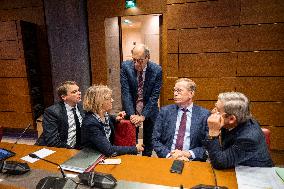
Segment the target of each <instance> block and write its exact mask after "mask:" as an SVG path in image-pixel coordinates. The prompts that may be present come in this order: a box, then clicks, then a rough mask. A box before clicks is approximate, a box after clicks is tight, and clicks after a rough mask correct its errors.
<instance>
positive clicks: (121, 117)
mask: <svg viewBox="0 0 284 189" xmlns="http://www.w3.org/2000/svg"><path fill="white" fill-rule="evenodd" d="M124 116H126V113H125V111H122V112H118V114H117V116H116V118H115V119H116V121H121V120H122V119H124Z"/></svg>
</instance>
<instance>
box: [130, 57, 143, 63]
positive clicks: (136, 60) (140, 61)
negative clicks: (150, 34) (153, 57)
mask: <svg viewBox="0 0 284 189" xmlns="http://www.w3.org/2000/svg"><path fill="white" fill-rule="evenodd" d="M132 59H133V62H134V63H136V62H138V63H140V64H141V63H143V61H144V60H145V58H139V59H138V58H132Z"/></svg>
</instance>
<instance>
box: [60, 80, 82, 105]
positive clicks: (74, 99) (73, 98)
mask: <svg viewBox="0 0 284 189" xmlns="http://www.w3.org/2000/svg"><path fill="white" fill-rule="evenodd" d="M62 99H63V101H64V102H65V103H67V104H69V105H70V106H72V107H74V106H75V105H76V104H77V103H78V102H80V101H81V92H80V91H79V87H78V86H77V85H69V86H68V87H67V95H63V96H62Z"/></svg>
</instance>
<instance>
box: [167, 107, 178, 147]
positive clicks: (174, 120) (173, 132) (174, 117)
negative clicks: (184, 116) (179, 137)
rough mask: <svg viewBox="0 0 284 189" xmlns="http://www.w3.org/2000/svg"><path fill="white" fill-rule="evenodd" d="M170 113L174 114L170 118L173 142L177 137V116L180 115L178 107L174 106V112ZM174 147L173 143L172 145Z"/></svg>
mask: <svg viewBox="0 0 284 189" xmlns="http://www.w3.org/2000/svg"><path fill="white" fill-rule="evenodd" d="M170 112H172V114H171V115H170V116H169V120H170V124H169V125H170V128H169V129H170V134H171V139H170V140H171V141H173V139H174V136H175V130H176V122H177V114H178V106H177V105H174V106H173V107H172V110H170ZM171 145H172V143H171Z"/></svg>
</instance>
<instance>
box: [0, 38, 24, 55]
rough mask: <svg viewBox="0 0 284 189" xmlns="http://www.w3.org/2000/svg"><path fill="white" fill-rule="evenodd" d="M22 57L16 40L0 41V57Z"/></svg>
mask: <svg viewBox="0 0 284 189" xmlns="http://www.w3.org/2000/svg"><path fill="white" fill-rule="evenodd" d="M17 58H23V56H22V55H21V51H20V47H19V45H18V41H0V59H17Z"/></svg>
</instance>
